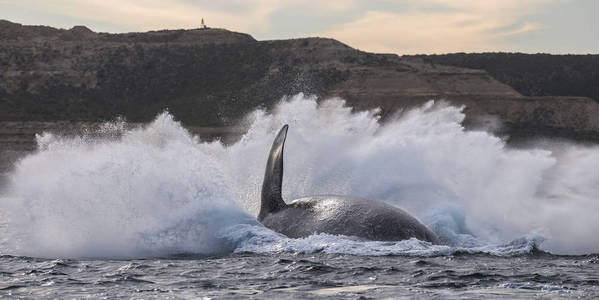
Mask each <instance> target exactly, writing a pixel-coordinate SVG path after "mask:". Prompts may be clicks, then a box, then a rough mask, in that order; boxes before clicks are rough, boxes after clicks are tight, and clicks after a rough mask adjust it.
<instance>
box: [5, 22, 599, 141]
mask: <svg viewBox="0 0 599 300" xmlns="http://www.w3.org/2000/svg"><path fill="white" fill-rule="evenodd" d="M299 92H303V93H305V94H313V95H317V96H319V97H320V99H323V98H326V97H332V96H340V97H342V98H344V99H346V100H347V102H348V105H350V106H352V107H354V108H356V109H367V108H374V107H380V108H381V109H382V114H383V117H385V116H387V115H389V114H390V113H393V112H394V111H396V110H398V109H401V108H406V107H411V106H414V105H419V104H421V103H423V102H425V101H427V100H430V99H437V100H440V99H444V100H446V101H448V102H450V103H453V104H457V105H465V107H466V108H465V112H466V114H467V119H466V121H465V123H464V124H465V125H466V126H467V127H477V126H486V125H485V122H488V120H494V121H496V122H495V123H497V124H500V126H496V127H497V128H495V130H497V132H498V134H501V135H506V136H509V137H531V136H532V137H536V136H541V137H563V138H568V139H574V140H581V141H597V140H599V105H598V104H597V102H595V101H593V100H592V99H590V98H586V97H573V96H569V95H563V96H534V95H533V96H523V95H522V94H521V93H519V92H518V91H516V90H515V89H513V88H512V87H510V86H508V85H507V84H505V83H501V82H499V81H497V80H496V79H495V78H494V77H493V76H491V75H490V74H489V73H488V72H487V71H484V70H477V69H467V68H460V67H455V66H445V65H441V64H439V63H437V62H436V61H431V60H430V59H424V58H422V57H400V56H397V55H394V54H372V53H367V52H363V51H359V50H356V49H353V48H351V47H349V46H347V45H345V44H343V43H341V42H339V41H336V40H333V39H327V38H303V39H291V40H276V41H256V40H255V39H254V38H252V37H251V36H249V35H247V34H243V33H236V32H231V31H227V30H224V29H194V30H163V31H152V32H145V33H125V34H109V33H95V32H93V31H91V30H90V29H88V28H86V27H84V26H76V27H73V28H71V29H69V30H65V29H56V28H51V27H47V26H24V25H21V24H16V23H12V22H9V21H0V122H3V123H2V124H9V123H6V122H13V123H10V124H13V125H11V126H14V124H15V123H14V122H17V123H19V122H20V123H21V124H24V123H23V122H42V123H44V122H80V123H86V122H91V123H94V122H102V121H106V120H112V119H114V118H115V117H117V116H122V117H125V118H126V119H127V120H129V121H131V122H141V123H143V122H147V121H149V120H151V119H152V118H153V117H154V116H156V114H157V113H159V112H161V111H163V110H165V109H168V110H169V111H170V112H171V113H172V114H173V115H174V116H175V117H176V118H177V119H178V120H180V121H182V123H183V124H184V125H186V126H190V127H198V128H202V127H208V128H230V127H231V126H234V125H235V124H236V123H237V122H238V120H239V119H240V118H241V117H243V115H244V114H246V113H247V112H248V111H250V110H252V109H255V108H256V107H265V108H270V107H272V106H273V105H274V104H275V103H276V102H278V101H279V100H280V99H281V97H283V96H285V95H291V94H295V93H299ZM31 124H34V123H31ZM31 124H29V125H27V124H24V125H23V126H24V127H27V126H30V125H31ZM44 124H45V123H44ZM0 126H4V125H1V124H0ZM4 127H5V128H8V127H9V126H8V125H6V126H4ZM33 131H34V130H33ZM221 131H222V132H225V133H223V134H226V130H221ZM219 132H220V131H219Z"/></svg>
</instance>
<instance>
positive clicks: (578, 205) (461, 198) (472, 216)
mask: <svg viewBox="0 0 599 300" xmlns="http://www.w3.org/2000/svg"><path fill="white" fill-rule="evenodd" d="M463 118H464V114H463V113H462V112H461V108H457V107H452V106H448V105H445V104H442V103H441V104H434V103H433V102H429V103H427V104H426V105H424V106H422V107H420V108H417V109H413V110H410V111H406V112H404V113H402V114H400V115H398V116H397V117H396V118H394V119H392V120H388V121H386V122H385V124H384V125H380V124H379V122H378V117H377V111H368V112H354V113H352V112H351V109H350V108H348V107H345V106H344V102H343V101H342V100H340V99H331V100H327V101H323V102H321V103H320V104H317V102H316V101H315V99H314V98H309V97H304V96H303V95H301V94H300V95H297V96H294V97H292V98H289V99H285V100H284V101H282V102H281V104H279V105H278V106H277V107H276V109H275V110H274V111H273V113H272V114H267V113H265V112H264V111H255V112H253V113H252V114H250V115H249V116H248V117H247V121H248V123H249V124H250V126H249V131H248V133H247V134H246V135H244V136H243V137H242V139H241V140H240V141H238V142H237V143H235V144H233V145H230V146H223V145H221V144H220V143H202V142H199V141H198V139H197V138H195V137H192V136H191V135H190V134H189V133H188V132H187V131H185V130H184V129H183V128H182V127H181V126H180V125H179V124H178V123H177V122H175V121H173V120H172V117H171V116H170V115H168V114H161V115H160V116H158V117H157V119H156V120H155V121H154V122H153V123H151V124H150V125H148V126H147V127H146V128H143V129H136V130H125V129H123V127H122V126H119V124H118V123H117V124H112V127H113V128H106V129H104V131H103V132H100V133H99V136H100V137H97V135H98V134H97V133H96V134H94V137H90V136H84V137H57V136H54V135H51V134H45V135H43V136H41V137H40V138H39V139H38V143H39V146H40V147H39V148H40V150H39V151H38V152H37V153H35V154H33V155H31V156H29V157H27V158H25V159H23V160H22V161H21V162H20V163H19V164H18V166H17V168H16V171H15V172H14V174H13V175H12V176H11V184H10V188H9V190H8V191H7V192H6V193H5V194H6V197H4V198H2V202H1V204H0V209H1V210H2V212H3V215H5V217H6V218H9V220H7V221H6V222H5V225H4V226H3V227H2V231H4V232H3V235H4V242H3V244H4V245H3V246H2V247H3V248H2V253H12V254H21V255H33V256H44V257H56V256H60V257H81V256H85V257H89V256H95V257H146V256H156V255H169V254H175V253H182V252H184V253H199V254H213V253H227V252H230V251H233V249H234V248H236V250H235V251H251V252H264V251H287V252H310V251H312V252H314V251H325V252H331V253H351V254H363V255H377V254H376V253H387V254H405V255H411V254H410V253H416V254H418V253H420V254H421V255H428V254H431V253H432V255H441V254H450V253H454V252H455V251H465V250H464V249H470V250H472V251H474V252H477V251H479V252H484V253H494V251H499V252H497V253H499V254H500V253H504V252H505V251H504V252H501V251H502V250H501V249H504V248H505V247H507V248H510V247H512V246H513V248H514V249H511V248H510V249H511V250H509V251H507V252H505V253H518V251H520V250H518V249H524V251H528V250H526V249H529V248H530V245H531V243H532V244H536V243H538V239H537V238H536V237H538V236H543V237H544V238H545V242H544V243H543V244H542V245H541V248H543V249H546V250H549V251H553V252H557V253H590V252H599V239H596V238H594V229H595V228H597V227H598V225H599V220H598V219H597V218H596V217H595V215H596V214H597V213H598V212H599V201H597V197H598V195H599V149H598V148H597V147H582V146H576V145H564V144H562V145H553V146H551V147H546V146H544V149H526V150H515V149H509V148H507V147H506V145H505V143H504V142H503V141H502V140H501V139H499V138H497V137H495V136H493V135H492V134H489V133H486V132H483V131H465V130H464V129H463V128H462V126H461V125H460V123H461V121H462V120H463ZM286 123H288V124H289V125H290V129H289V133H288V138H287V143H286V148H285V151H286V153H285V178H284V182H283V196H284V198H285V199H286V200H288V201H289V200H292V199H294V198H299V197H301V196H306V195H311V194H341V195H354V196H361V197H365V198H369V199H375V200H383V201H388V202H390V203H393V204H395V205H398V206H401V207H402V208H404V209H406V210H407V211H409V212H411V213H412V214H414V215H415V216H416V217H418V218H420V219H421V220H423V221H424V222H425V223H426V224H427V225H428V226H430V227H431V228H432V229H433V230H434V231H435V232H436V233H437V234H438V235H440V236H441V238H442V239H443V240H444V241H445V242H446V243H447V245H445V246H432V245H427V244H426V243H421V242H417V241H403V242H399V243H381V242H361V241H356V240H354V239H351V238H347V237H334V236H330V235H315V236H312V237H309V238H306V239H299V240H294V239H285V238H283V237H281V236H280V235H277V234H275V233H273V232H271V231H269V230H266V229H264V228H262V227H260V225H256V222H255V220H254V217H253V215H256V214H257V209H258V207H259V198H260V196H259V195H260V187H261V181H262V176H263V172H264V166H265V161H266V156H267V151H268V149H269V148H270V144H271V143H272V139H273V138H274V135H275V134H276V131H277V130H278V129H280V127H281V126H282V125H283V124H286ZM109 127H110V126H109ZM121 134H122V136H121ZM239 224H250V225H239ZM252 224H253V225H252ZM240 226H241V227H240ZM260 228H261V229H260ZM526 236H531V237H532V238H529V239H524V241H525V242H522V243H520V242H512V243H510V241H522V239H521V238H522V237H526ZM497 245H499V246H497ZM501 245H503V246H501ZM510 245H512V246H510ZM514 245H516V246H514ZM518 245H520V246H518ZM519 247H520V248H519ZM319 249H320V250H319ZM414 249H415V250H414ZM422 249H423V250H422ZM421 250H422V251H421ZM512 250H513V251H512ZM410 251H412V252H410ZM427 251H428V252H427ZM510 251H512V252H510ZM514 251H515V252H514ZM426 253H428V254H426Z"/></svg>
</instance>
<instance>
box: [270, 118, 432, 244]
mask: <svg viewBox="0 0 599 300" xmlns="http://www.w3.org/2000/svg"><path fill="white" fill-rule="evenodd" d="M287 129H288V126H287V125H285V126H283V128H281V130H280V131H279V134H278V135H277V137H276V138H275V140H274V142H273V145H272V147H271V150H270V155H269V157H268V160H267V164H266V171H265V174H264V182H263V184H262V202H261V207H260V213H259V214H258V221H260V223H262V224H263V225H264V226H266V227H267V228H270V229H272V230H274V231H276V232H279V233H282V234H284V235H286V236H288V237H290V238H303V237H307V236H310V235H313V234H319V233H326V234H333V235H345V236H353V237H357V238H361V239H365V240H372V241H401V240H406V239H411V238H416V239H419V240H422V241H427V242H431V243H433V244H439V243H440V242H439V238H438V237H437V236H436V235H435V233H434V232H432V231H431V230H430V229H428V228H427V227H426V226H425V225H424V224H422V223H421V222H420V221H418V219H416V218H415V217H413V216H411V215H410V214H409V213H407V212H405V211H404V210H402V209H400V208H398V207H396V206H393V205H391V204H388V203H386V202H382V201H373V200H367V199H363V198H359V197H351V196H337V195H318V196H311V197H305V198H300V199H296V200H294V201H292V202H290V203H288V204H287V203H285V201H284V200H283V198H282V196H281V190H282V184H283V149H284V144H285V139H286V137H287Z"/></svg>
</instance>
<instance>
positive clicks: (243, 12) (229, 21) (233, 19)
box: [12, 0, 277, 32]
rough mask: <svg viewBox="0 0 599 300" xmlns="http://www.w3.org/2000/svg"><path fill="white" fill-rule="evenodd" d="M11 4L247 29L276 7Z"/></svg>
mask: <svg viewBox="0 0 599 300" xmlns="http://www.w3.org/2000/svg"><path fill="white" fill-rule="evenodd" d="M216 3H218V2H216ZM12 4H13V5H18V6H21V7H27V8H30V9H32V8H35V9H36V10H37V11H39V12H44V13H52V14H58V15H63V16H68V17H73V18H77V19H84V20H92V21H97V22H102V23H107V24H111V25H115V26H118V27H120V28H127V29H129V30H156V29H165V28H171V29H172V28H197V27H199V24H200V21H201V19H202V18H205V19H206V21H207V23H208V25H214V26H215V27H225V28H228V29H232V30H238V31H245V32H248V31H252V30H265V29H266V28H268V23H267V16H268V14H270V13H271V12H272V11H273V10H275V9H276V8H277V1H276V0H256V1H254V2H253V3H252V4H251V5H247V4H244V3H243V1H235V2H234V3H231V4H229V5H223V4H221V5H218V4H216V5H215V4H214V2H209V1H189V0H171V1H161V0H128V1H122V0H54V1H37V0H20V1H19V2H18V3H12ZM235 7H241V9H234V8H235Z"/></svg>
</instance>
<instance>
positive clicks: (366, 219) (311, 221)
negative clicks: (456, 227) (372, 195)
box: [261, 195, 439, 244]
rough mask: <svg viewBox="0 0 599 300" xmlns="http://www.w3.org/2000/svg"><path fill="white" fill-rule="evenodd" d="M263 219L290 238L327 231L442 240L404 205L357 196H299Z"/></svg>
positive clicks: (369, 237) (389, 238)
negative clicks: (403, 207) (405, 208)
mask: <svg viewBox="0 0 599 300" xmlns="http://www.w3.org/2000/svg"><path fill="white" fill-rule="evenodd" d="M261 223H262V224H263V225H264V226H266V227H268V228H270V229H272V230H274V231H276V232H279V233H282V234H284V235H286V236H288V237H290V238H302V237H307V236H310V235H312V234H317V233H328V234H335V235H346V236H354V237H358V238H362V239H366V240H374V241H401V240H406V239H410V238H416V239H419V240H423V241H428V242H431V243H434V244H438V243H439V239H438V238H437V236H436V235H435V234H434V233H433V232H432V231H431V230H429V229H428V228H427V227H426V226H424V225H423V224H422V223H420V221H418V220H417V219H416V218H414V217H412V216H411V215H410V214H408V213H407V212H405V211H403V210H402V209H400V208H397V207H395V206H393V205H390V204H387V203H385V202H381V201H372V200H367V199H363V198H357V197H347V196H336V195H320V196H312V197H305V198H300V199H296V200H294V201H292V202H291V203H289V204H287V206H286V207H285V208H284V209H281V210H280V211H278V212H276V213H271V214H268V215H267V216H266V217H264V218H263V219H262V220H261Z"/></svg>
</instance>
